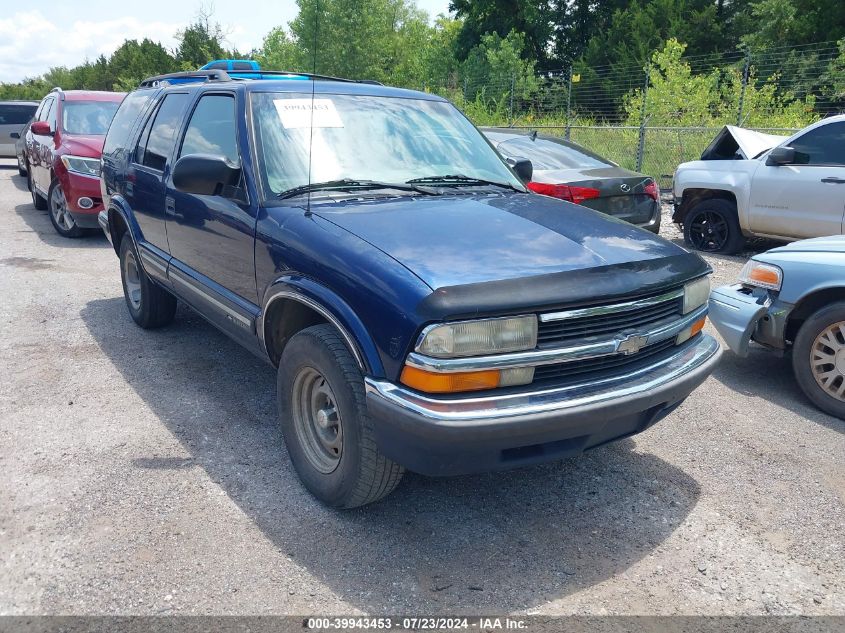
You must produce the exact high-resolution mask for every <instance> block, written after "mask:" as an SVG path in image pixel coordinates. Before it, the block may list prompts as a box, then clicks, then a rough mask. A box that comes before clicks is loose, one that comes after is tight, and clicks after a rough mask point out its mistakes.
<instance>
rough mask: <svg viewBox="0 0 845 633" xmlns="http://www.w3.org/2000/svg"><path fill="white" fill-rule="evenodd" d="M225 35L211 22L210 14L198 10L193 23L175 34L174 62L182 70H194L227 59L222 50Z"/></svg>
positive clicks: (220, 28)
mask: <svg viewBox="0 0 845 633" xmlns="http://www.w3.org/2000/svg"><path fill="white" fill-rule="evenodd" d="M225 37H226V34H225V33H224V32H223V29H222V27H221V26H220V24H218V23H216V22H214V23H212V21H211V13H210V12H208V11H206V10H205V9H200V11H199V13H198V14H197V17H196V18H195V19H194V21H193V22H192V23H191V24H189V25H188V26H187V27H185V29H184V30H182V31H179V32H178V33H177V34H176V39H177V40H178V41H179V44H178V46H177V47H176V60H177V61H178V62H179V64H180V66H181V67H182V70H196V69H197V68H199V67H200V66H204V65H205V64H207V63H208V62H210V61H211V60H213V59H224V58H226V57H229V55H228V54H227V53H226V50H225V49H224V48H223V41H224V40H225Z"/></svg>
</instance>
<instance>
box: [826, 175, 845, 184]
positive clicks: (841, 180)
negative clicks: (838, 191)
mask: <svg viewBox="0 0 845 633" xmlns="http://www.w3.org/2000/svg"><path fill="white" fill-rule="evenodd" d="M822 182H832V183H834V184H837V185H845V178H837V177H836V176H830V177H828V178H822Z"/></svg>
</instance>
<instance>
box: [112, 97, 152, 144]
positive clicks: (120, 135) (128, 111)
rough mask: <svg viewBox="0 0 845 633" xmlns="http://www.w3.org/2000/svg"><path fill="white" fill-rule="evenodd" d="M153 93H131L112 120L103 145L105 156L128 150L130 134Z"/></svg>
mask: <svg viewBox="0 0 845 633" xmlns="http://www.w3.org/2000/svg"><path fill="white" fill-rule="evenodd" d="M152 94H153V92H152V91H150V90H138V91H136V92H133V93H130V94H129V96H127V97H126V98H125V99H124V100H123V103H121V104H120V107H119V108H118V109H117V113H116V114H115V115H114V118H113V119H112V122H111V125H109V131H108V133H107V134H106V141H105V144H104V145H103V154H111V153H112V152H114V151H115V150H117V149H124V150H125V149H127V148H126V144H127V143H129V134H130V133H131V132H132V128H133V127H134V125H135V121H136V120H137V119H138V115H140V114H141V111H142V110H143V109H144V107H145V106H146V105H147V103H149V101H150V97H151V96H152Z"/></svg>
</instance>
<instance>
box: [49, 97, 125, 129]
mask: <svg viewBox="0 0 845 633" xmlns="http://www.w3.org/2000/svg"><path fill="white" fill-rule="evenodd" d="M119 107H120V103H118V102H117V101H65V104H64V108H63V110H62V129H64V131H65V132H67V133H68V134H91V135H94V136H102V135H105V133H106V132H107V131H108V129H109V124H110V123H111V120H112V119H113V118H114V113H115V112H117V109H118V108H119Z"/></svg>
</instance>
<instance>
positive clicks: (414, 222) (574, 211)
mask: <svg viewBox="0 0 845 633" xmlns="http://www.w3.org/2000/svg"><path fill="white" fill-rule="evenodd" d="M311 212H312V213H313V214H315V215H317V216H319V217H321V218H323V219H325V220H328V221H330V222H332V223H334V224H336V225H338V226H340V227H342V228H344V229H346V230H347V231H349V232H350V233H353V234H354V235H357V236H358V237H360V238H361V239H363V240H365V241H366V242H368V243H370V244H371V245H373V246H375V247H376V248H378V249H379V250H381V251H382V252H384V253H386V254H387V255H389V256H391V257H392V258H393V259H395V260H396V261H398V262H400V263H401V264H403V265H404V266H405V267H406V268H408V269H409V270H410V271H411V272H413V273H414V274H416V275H417V276H418V277H419V278H420V279H422V280H423V281H424V282H425V283H426V284H427V285H428V286H429V287H430V288H432V289H437V288H443V287H447V286H458V285H465V284H478V283H484V282H495V281H502V280H508V279H523V278H526V277H531V276H538V275H550V274H554V273H569V272H572V271H583V270H592V269H596V268H598V267H610V266H614V265H617V264H631V263H632V262H639V261H645V260H654V259H661V258H673V257H678V256H684V255H688V253H687V251H685V250H684V249H682V248H681V247H679V246H677V245H675V244H673V243H671V242H668V241H666V240H664V239H662V238H660V237H657V236H656V235H654V234H652V233H649V232H647V231H644V230H641V229H638V228H636V227H634V226H632V225H630V224H628V223H626V222H622V221H620V220H614V219H612V218H610V217H608V216H605V215H602V214H600V213H597V212H595V211H592V210H590V209H587V208H586V207H582V206H579V205H575V204H571V203H568V202H562V201H560V200H555V199H553V198H548V197H546V196H538V195H533V194H504V195H503V194H498V193H496V194H479V195H462V196H431V197H422V196H421V197H415V198H407V197H406V198H390V199H381V200H372V201H366V202H361V201H360V200H356V204H355V205H354V206H352V205H348V204H343V203H338V202H335V203H331V204H320V203H316V204H315V202H314V201H313V200H312V204H311ZM693 257H694V256H693Z"/></svg>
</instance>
